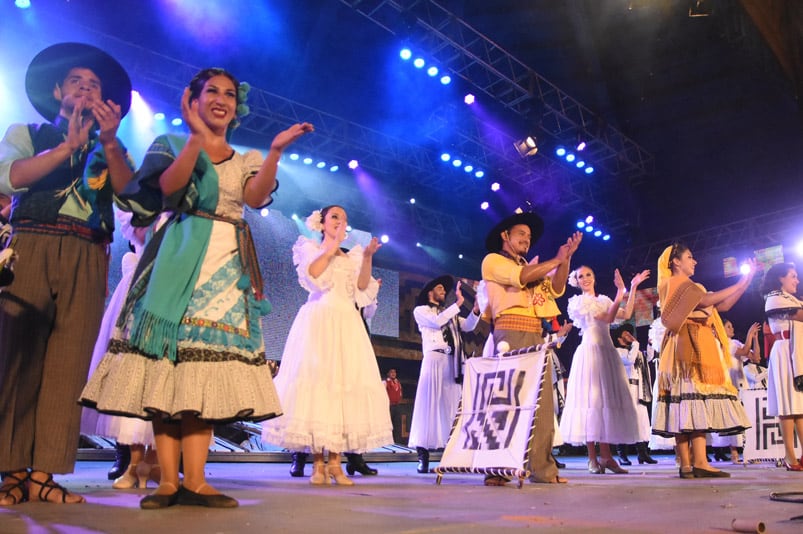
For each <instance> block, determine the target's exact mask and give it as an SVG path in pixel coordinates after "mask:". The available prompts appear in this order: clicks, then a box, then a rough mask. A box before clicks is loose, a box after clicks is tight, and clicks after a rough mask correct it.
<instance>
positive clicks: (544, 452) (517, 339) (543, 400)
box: [494, 329, 558, 482]
mask: <svg viewBox="0 0 803 534" xmlns="http://www.w3.org/2000/svg"><path fill="white" fill-rule="evenodd" d="M500 341H506V342H507V343H508V344H509V345H510V350H516V349H521V348H524V347H529V346H530V345H536V344H538V343H543V342H544V338H543V337H541V334H536V333H534V332H518V331H515V330H501V329H496V330H494V343H499V342H500ZM545 357H546V358H547V360H546V362H545V364H544V379H543V382H542V383H541V392H540V393H539V395H538V408H536V410H535V422H534V423H533V439H532V441H531V442H530V450H529V454H528V457H529V469H530V471H531V472H532V475H531V476H530V480H531V481H533V482H554V481H555V478H556V477H557V476H558V466H557V465H555V459H554V458H553V457H552V440H553V438H554V437H555V419H554V417H555V412H554V406H553V402H554V401H553V392H552V389H553V385H552V365H551V360H550V359H549V355H548V354H545Z"/></svg>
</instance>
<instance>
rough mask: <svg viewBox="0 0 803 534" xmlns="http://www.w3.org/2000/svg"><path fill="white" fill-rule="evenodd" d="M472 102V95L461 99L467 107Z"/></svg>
mask: <svg viewBox="0 0 803 534" xmlns="http://www.w3.org/2000/svg"><path fill="white" fill-rule="evenodd" d="M474 100H475V98H474V95H472V94H471V93H469V94H467V95H466V96H465V98H463V102H465V103H466V104H468V105H469V106H470V105H471V104H473V103H474Z"/></svg>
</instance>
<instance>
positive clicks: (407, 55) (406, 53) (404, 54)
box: [399, 48, 413, 61]
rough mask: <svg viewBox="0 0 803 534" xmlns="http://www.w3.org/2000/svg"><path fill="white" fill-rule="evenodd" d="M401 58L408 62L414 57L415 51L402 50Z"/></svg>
mask: <svg viewBox="0 0 803 534" xmlns="http://www.w3.org/2000/svg"><path fill="white" fill-rule="evenodd" d="M399 57H400V58H402V59H403V60H404V61H407V60H409V59H410V58H411V57H413V51H412V50H410V49H409V48H402V49H401V51H400V52H399Z"/></svg>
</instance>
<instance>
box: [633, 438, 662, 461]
mask: <svg viewBox="0 0 803 534" xmlns="http://www.w3.org/2000/svg"><path fill="white" fill-rule="evenodd" d="M636 450H637V451H638V463H639V465H641V464H657V463H658V460H656V459H655V458H653V457H652V456H650V450H649V449H648V448H647V442H646V441H642V442H640V443H636Z"/></svg>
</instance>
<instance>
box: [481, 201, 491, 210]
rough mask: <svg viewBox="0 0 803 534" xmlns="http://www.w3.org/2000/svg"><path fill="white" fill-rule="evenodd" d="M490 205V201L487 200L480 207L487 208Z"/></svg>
mask: <svg viewBox="0 0 803 534" xmlns="http://www.w3.org/2000/svg"><path fill="white" fill-rule="evenodd" d="M488 205H489V204H488V202H487V201H485V202H483V203H482V204H480V209H482V210H487V209H488Z"/></svg>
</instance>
